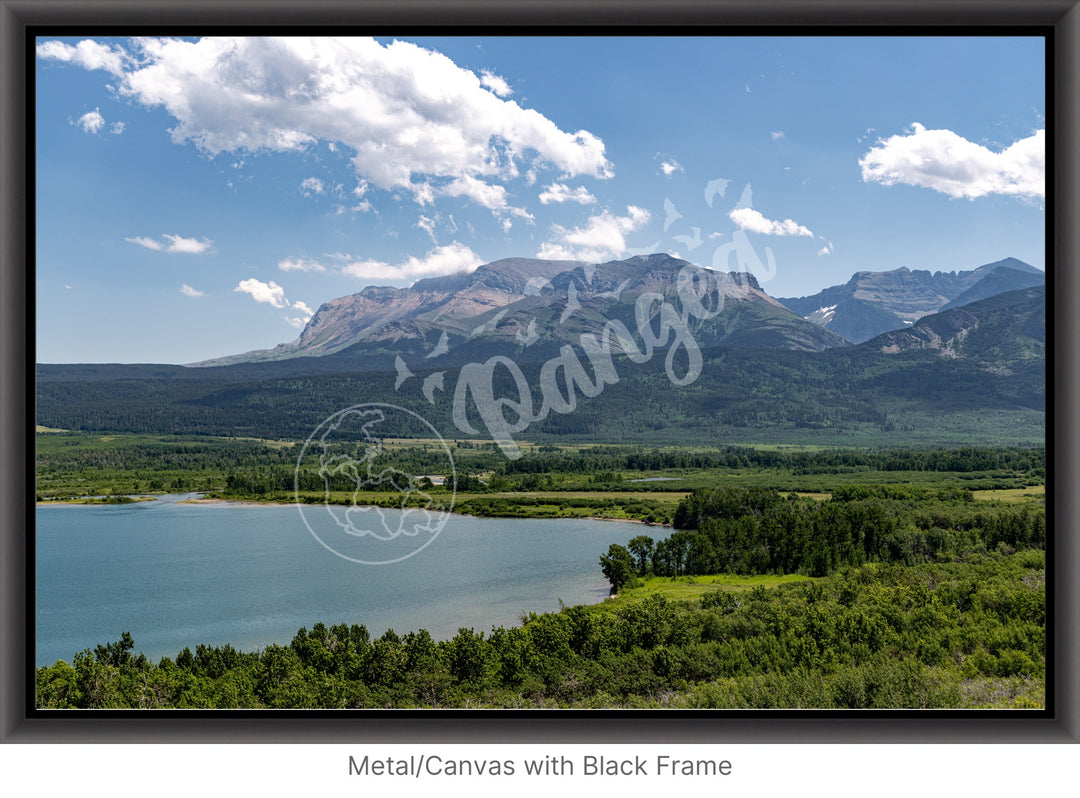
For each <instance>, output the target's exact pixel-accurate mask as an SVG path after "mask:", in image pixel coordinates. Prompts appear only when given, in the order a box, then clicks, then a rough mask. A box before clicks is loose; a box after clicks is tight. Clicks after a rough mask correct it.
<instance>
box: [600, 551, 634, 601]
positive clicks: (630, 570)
mask: <svg viewBox="0 0 1080 798" xmlns="http://www.w3.org/2000/svg"><path fill="white" fill-rule="evenodd" d="M600 570H601V571H603V573H604V578H605V579H607V580H608V582H610V583H611V592H612V593H618V592H619V590H621V589H622V588H623V587H632V586H633V585H634V583H636V582H637V575H636V574H635V572H634V556H633V555H632V554H631V553H630V552H629V551H628V550H627V549H626V547H625V546H620V545H619V544H618V543H612V544H611V545H610V546H609V547H608V551H607V554H601V555H600Z"/></svg>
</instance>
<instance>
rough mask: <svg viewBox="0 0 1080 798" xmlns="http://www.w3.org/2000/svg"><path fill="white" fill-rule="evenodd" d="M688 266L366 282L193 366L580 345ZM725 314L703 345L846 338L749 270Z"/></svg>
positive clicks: (632, 261) (662, 262)
mask: <svg viewBox="0 0 1080 798" xmlns="http://www.w3.org/2000/svg"><path fill="white" fill-rule="evenodd" d="M685 270H690V271H691V272H697V273H699V274H700V275H702V276H706V275H711V276H712V279H713V280H714V281H715V280H716V279H717V278H716V275H717V273H716V272H712V271H710V270H705V269H702V268H701V267H700V266H696V265H694V264H692V263H689V262H687V261H684V260H680V259H678V258H673V257H671V256H670V255H666V254H653V255H639V256H635V257H632V258H628V259H625V260H615V261H608V262H607V263H600V264H591V263H583V262H580V261H553V260H540V259H533V258H507V259H504V260H499V261H495V262H493V263H489V264H486V265H484V266H480V267H479V268H477V269H476V270H475V271H473V272H470V273H468V274H454V275H447V276H444V277H435V278H429V279H425V280H420V281H418V282H416V283H415V284H413V285H412V286H411V287H409V288H390V287H385V286H383V287H380V286H369V287H367V288H364V289H363V290H362V291H359V292H358V293H355V294H350V295H348V296H344V297H340V298H338V299H334V300H332V301H330V302H327V303H325V304H323V305H321V306H320V307H319V309H318V310H317V311H316V312H315V314H314V315H313V316H312V317H311V319H310V321H309V322H308V323H307V326H306V327H305V328H304V330H303V331H302V332H301V333H300V336H299V337H298V338H297V339H296V340H295V341H292V342H290V343H287V344H281V345H279V346H276V347H274V348H273V349H266V350H258V351H254V352H246V353H243V354H239V355H231V356H228V357H223V358H217V359H214V360H207V361H202V362H200V363H193V364H190V365H192V366H199V367H204V366H225V365H235V364H241V363H256V362H266V361H275V360H284V359H290V358H295V357H301V356H302V357H311V356H316V357H323V356H328V355H335V354H338V353H341V354H345V353H349V352H351V353H353V354H356V353H357V352H359V351H362V350H365V349H366V350H377V351H378V352H380V353H383V354H385V353H386V352H394V351H397V350H403V349H408V350H410V351H412V352H414V353H415V352H416V351H417V350H418V349H421V350H422V349H427V350H429V351H428V354H429V355H432V356H434V355H433V354H432V353H434V352H436V351H438V352H440V353H445V352H451V351H452V350H456V349H458V348H461V347H463V345H468V348H470V349H472V350H475V349H476V344H477V342H478V341H479V342H480V343H490V342H494V341H502V342H510V343H514V342H515V341H516V342H519V343H520V344H522V347H521V348H524V347H526V346H529V345H531V344H532V343H536V342H547V343H565V342H567V341H571V342H573V341H576V340H577V338H578V336H580V335H581V334H583V333H599V332H600V331H601V330H602V328H603V326H604V324H605V323H607V322H608V321H610V320H612V319H622V320H624V321H625V322H627V323H628V326H629V327H631V328H632V327H633V319H634V313H635V310H634V302H635V301H636V299H637V297H638V296H640V295H641V294H642V293H644V292H649V293H656V294H660V295H662V296H664V297H668V298H672V297H675V296H677V294H678V290H679V279H680V274H681V273H682V272H684V271H685ZM721 284H722V286H723V292H724V296H725V299H724V302H725V307H724V311H723V313H721V314H720V316H719V317H717V318H715V319H710V320H709V321H707V322H705V323H703V324H702V325H700V327H699V328H698V329H696V330H695V336H696V340H697V341H698V343H699V344H700V345H702V346H715V345H720V344H727V345H732V346H747V347H752V348H766V349H792V350H806V351H820V350H822V349H827V348H829V347H834V346H843V345H844V344H845V341H844V340H843V339H842V338H841V337H840V336H838V335H836V334H835V333H833V332H830V331H828V330H825V329H822V328H821V327H820V326H818V325H815V324H811V323H809V322H807V321H806V320H805V319H802V318H800V317H799V316H798V315H797V314H795V313H792V312H791V311H790V310H789V309H788V308H786V307H784V306H783V305H782V304H781V303H780V302H778V301H777V300H775V299H773V298H772V297H771V296H769V295H768V294H767V293H765V292H764V291H763V290H762V289H761V287H760V286H759V285H758V282H757V280H756V279H754V277H753V276H752V275H750V274H736V273H731V274H724V276H723V278H722V280H721Z"/></svg>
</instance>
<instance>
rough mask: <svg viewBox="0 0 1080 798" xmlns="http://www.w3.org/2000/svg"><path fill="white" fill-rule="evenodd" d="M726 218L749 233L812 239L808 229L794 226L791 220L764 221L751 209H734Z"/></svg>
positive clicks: (799, 225) (763, 218)
mask: <svg viewBox="0 0 1080 798" xmlns="http://www.w3.org/2000/svg"><path fill="white" fill-rule="evenodd" d="M728 218H730V219H731V221H733V222H735V224H736V225H738V226H739V227H740V228H742V229H743V230H749V231H750V232H751V233H761V234H762V235H767V236H808V237H810V238H813V237H814V234H813V233H812V232H810V230H809V229H807V228H805V227H803V226H802V225H801V224H796V223H795V222H794V221H792V220H791V219H784V221H782V222H777V221H774V220H772V219H766V218H765V217H764V216H762V215H761V213H759V212H758V211H756V210H754V209H753V208H736V209H735V210H733V211H732V212H731V213H729V214H728Z"/></svg>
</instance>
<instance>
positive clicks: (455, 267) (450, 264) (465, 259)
mask: <svg viewBox="0 0 1080 798" xmlns="http://www.w3.org/2000/svg"><path fill="white" fill-rule="evenodd" d="M481 265H483V261H482V260H481V259H480V256H479V255H477V254H476V253H475V252H473V251H472V250H471V249H469V248H468V247H467V246H465V245H464V244H459V243H458V242H457V241H455V242H453V243H452V244H447V245H446V246H441V247H435V248H434V249H433V250H431V251H430V252H428V253H427V254H426V255H425V256H424V257H423V258H417V257H415V256H413V257H409V258H407V259H406V260H404V261H402V262H401V263H397V264H389V263H385V262H383V261H377V260H354V261H352V262H350V263H346V264H345V265H344V266H342V267H341V271H342V272H343V273H344V274H348V275H350V276H352V277H357V278H359V279H362V280H417V279H419V278H421V277H434V276H437V275H442V274H456V273H458V272H471V271H475V270H476V267H478V266H481Z"/></svg>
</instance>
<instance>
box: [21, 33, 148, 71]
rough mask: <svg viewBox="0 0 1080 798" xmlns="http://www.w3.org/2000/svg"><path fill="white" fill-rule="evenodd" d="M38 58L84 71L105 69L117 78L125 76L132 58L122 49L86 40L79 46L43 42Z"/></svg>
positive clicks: (39, 48)
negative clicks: (66, 64)
mask: <svg viewBox="0 0 1080 798" xmlns="http://www.w3.org/2000/svg"><path fill="white" fill-rule="evenodd" d="M37 56H38V58H43V59H45V60H47V61H48V60H52V61H65V62H67V63H70V64H76V65H78V66H81V67H82V68H83V69H103V70H105V71H106V72H109V73H111V74H113V75H116V76H117V77H120V76H122V75H123V74H124V68H125V66H126V65H128V64H129V63H130V58H129V56H128V55H127V53H126V51H125V50H124V49H123V48H122V47H110V46H109V45H105V44H99V43H98V42H95V41H93V40H90V39H85V40H83V41H81V42H79V43H78V44H74V45H72V44H66V43H64V42H59V41H48V42H42V43H41V44H39V45H38V46H37Z"/></svg>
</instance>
